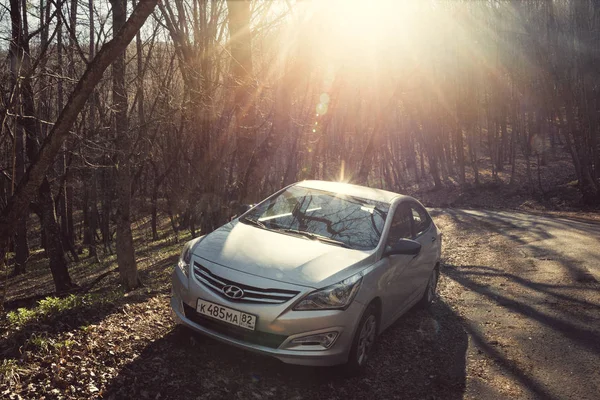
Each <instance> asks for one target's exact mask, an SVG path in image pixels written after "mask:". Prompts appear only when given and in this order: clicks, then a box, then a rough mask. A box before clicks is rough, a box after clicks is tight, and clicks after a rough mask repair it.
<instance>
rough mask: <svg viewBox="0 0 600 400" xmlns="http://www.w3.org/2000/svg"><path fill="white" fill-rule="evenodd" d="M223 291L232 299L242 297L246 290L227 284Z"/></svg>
mask: <svg viewBox="0 0 600 400" xmlns="http://www.w3.org/2000/svg"><path fill="white" fill-rule="evenodd" d="M223 293H224V294H225V296H227V297H230V298H232V299H241V298H242V296H243V295H244V291H243V290H242V289H241V288H239V287H237V286H233V285H227V286H225V287H224V288H223Z"/></svg>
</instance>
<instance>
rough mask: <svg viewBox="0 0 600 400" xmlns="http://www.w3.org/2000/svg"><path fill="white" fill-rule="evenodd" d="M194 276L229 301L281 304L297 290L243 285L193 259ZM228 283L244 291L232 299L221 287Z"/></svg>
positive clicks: (294, 295) (296, 293)
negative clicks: (216, 273) (215, 272)
mask: <svg viewBox="0 0 600 400" xmlns="http://www.w3.org/2000/svg"><path fill="white" fill-rule="evenodd" d="M194 276H195V277H196V279H198V281H199V282H200V283H202V284H203V285H204V286H205V287H207V288H208V289H210V290H212V291H213V292H215V293H217V294H218V295H219V296H221V297H223V298H224V299H227V300H229V301H234V302H238V303H253V304H283V303H285V302H287V301H290V300H291V299H293V298H294V297H296V295H298V293H300V292H297V291H294V290H285V289H263V288H257V287H254V286H248V285H244V284H243V283H239V282H234V281H230V280H228V279H225V278H222V277H220V276H218V275H215V274H214V273H212V272H210V271H209V270H208V269H207V268H205V267H203V266H202V265H200V264H198V263H197V262H195V261H194ZM228 285H233V286H237V287H238V288H240V289H242V290H243V291H244V294H243V295H242V297H240V298H238V299H232V298H230V297H229V296H226V295H225V293H224V292H223V288H224V287H225V286H228Z"/></svg>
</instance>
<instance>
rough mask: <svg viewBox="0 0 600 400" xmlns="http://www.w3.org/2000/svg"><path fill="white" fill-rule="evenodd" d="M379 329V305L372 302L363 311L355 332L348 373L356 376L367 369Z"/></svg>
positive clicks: (347, 365) (349, 356)
mask: <svg viewBox="0 0 600 400" xmlns="http://www.w3.org/2000/svg"><path fill="white" fill-rule="evenodd" d="M378 329H379V318H378V312H377V307H376V306H375V305H374V304H370V305H369V306H368V307H367V309H366V310H365V312H364V313H363V316H362V318H361V319H360V322H359V323H358V327H357V329H356V332H355V333H354V339H353V340H352V347H351V348H350V353H349V355H348V362H347V363H346V366H345V367H346V368H345V369H346V373H347V374H348V375H350V376H356V375H358V374H360V373H361V372H362V371H363V370H364V369H365V366H366V365H367V362H368V360H369V355H370V354H371V352H372V350H373V348H374V347H375V342H376V340H377V331H378Z"/></svg>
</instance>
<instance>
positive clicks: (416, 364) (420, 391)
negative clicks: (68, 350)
mask: <svg viewBox="0 0 600 400" xmlns="http://www.w3.org/2000/svg"><path fill="white" fill-rule="evenodd" d="M467 345H468V338H467V334H466V332H465V330H464V328H463V326H462V324H461V322H460V318H459V316H458V315H456V314H455V312H454V311H453V310H452V309H451V308H450V307H449V306H448V305H447V304H446V303H445V302H444V301H442V300H438V301H436V302H435V303H434V304H433V305H432V307H431V308H430V309H429V310H412V311H410V312H409V313H407V314H406V315H405V316H403V317H402V318H400V319H399V320H398V321H397V322H396V323H395V324H394V325H392V326H391V327H390V328H389V329H387V330H386V331H385V332H383V333H382V335H380V337H379V342H378V346H377V347H376V348H375V350H374V352H373V355H372V358H371V360H370V362H369V365H368V367H367V369H366V371H364V373H363V374H362V375H360V376H358V377H353V378H351V377H348V376H346V375H345V374H344V373H343V372H342V369H341V368H340V367H339V366H338V367H320V368H314V367H303V366H295V365H288V364H284V363H282V362H280V361H278V360H276V359H274V358H270V357H265V356H261V355H257V354H254V353H251V352H248V351H244V350H240V349H237V348H235V347H232V346H228V345H225V344H222V343H220V342H218V341H215V340H212V339H210V338H207V337H205V336H202V335H200V334H196V333H193V332H191V331H190V330H188V329H186V328H183V327H177V328H175V329H174V330H172V331H171V332H169V333H168V334H167V335H165V336H164V337H162V338H160V339H158V340H156V341H154V342H153V343H152V344H150V345H148V346H147V347H146V348H145V349H144V350H143V351H142V353H141V354H140V355H139V356H138V357H137V358H135V359H134V360H133V361H132V362H130V363H129V364H127V365H125V366H124V368H122V369H121V371H120V373H119V375H118V376H116V377H115V378H114V379H113V380H112V381H110V382H109V383H108V385H107V387H106V388H105V389H104V390H103V391H102V398H109V399H111V398H112V399H120V398H151V399H155V398H156V399H158V398H160V399H222V398H242V399H246V398H257V399H262V398H282V399H304V398H309V399H335V398H340V399H360V398H368V399H378V398H444V399H462V397H463V393H464V391H465V381H466V372H465V365H466V364H465V358H466V352H467Z"/></svg>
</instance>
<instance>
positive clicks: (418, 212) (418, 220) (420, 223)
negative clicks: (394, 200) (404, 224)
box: [410, 204, 431, 237]
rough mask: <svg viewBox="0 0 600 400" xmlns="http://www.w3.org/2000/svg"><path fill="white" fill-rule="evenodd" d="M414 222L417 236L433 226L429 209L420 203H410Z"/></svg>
mask: <svg viewBox="0 0 600 400" xmlns="http://www.w3.org/2000/svg"><path fill="white" fill-rule="evenodd" d="M410 209H411V214H412V219H413V224H414V228H415V237H417V236H419V235H421V234H422V233H423V232H425V231H426V230H427V229H429V227H430V226H431V219H430V218H429V214H428V213H427V211H426V210H425V209H424V208H423V207H421V206H420V205H418V204H411V205H410Z"/></svg>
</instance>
